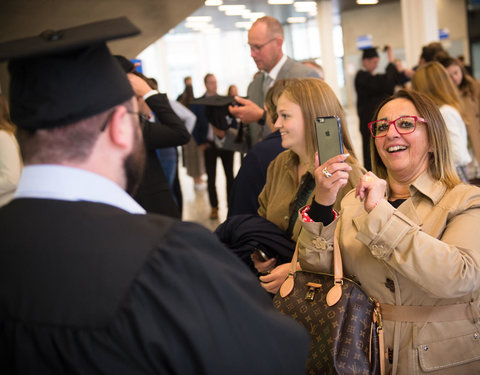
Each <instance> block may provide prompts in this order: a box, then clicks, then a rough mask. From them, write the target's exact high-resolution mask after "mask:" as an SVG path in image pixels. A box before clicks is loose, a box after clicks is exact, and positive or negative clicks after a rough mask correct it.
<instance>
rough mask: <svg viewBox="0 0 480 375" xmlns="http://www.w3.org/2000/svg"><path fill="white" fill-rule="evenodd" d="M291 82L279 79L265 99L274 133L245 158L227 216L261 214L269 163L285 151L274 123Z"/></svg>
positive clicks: (231, 195)
mask: <svg viewBox="0 0 480 375" xmlns="http://www.w3.org/2000/svg"><path fill="white" fill-rule="evenodd" d="M288 82H289V80H288V79H280V80H277V81H275V83H274V84H273V86H272V87H270V89H269V90H268V92H267V96H266V98H265V109H266V111H267V119H266V121H267V125H268V126H269V127H270V129H271V131H272V132H271V133H270V134H269V135H267V136H266V137H265V138H264V139H263V140H262V141H260V142H258V143H257V144H256V145H255V146H253V147H252V148H251V149H250V151H248V153H247V155H246V156H245V157H244V158H243V159H242V165H241V167H240V169H239V170H238V173H237V175H236V177H235V179H234V180H233V186H232V190H231V191H230V197H229V200H228V214H227V217H230V216H233V215H242V214H252V215H256V214H257V211H258V207H259V203H258V196H259V195H260V193H261V192H262V190H263V187H264V186H265V181H266V179H267V169H268V166H269V165H270V163H271V161H272V160H273V159H275V158H276V157H277V155H278V154H280V153H281V152H282V151H285V148H283V146H282V137H281V136H280V132H279V131H278V129H276V128H275V127H274V124H275V122H276V121H277V117H278V116H277V101H278V98H279V97H280V95H281V94H282V92H283V90H284V89H285V87H286V86H287V85H288Z"/></svg>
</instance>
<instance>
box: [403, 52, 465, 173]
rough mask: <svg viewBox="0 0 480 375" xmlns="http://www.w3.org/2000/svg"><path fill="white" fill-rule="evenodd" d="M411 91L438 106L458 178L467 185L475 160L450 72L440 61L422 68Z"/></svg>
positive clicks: (418, 71) (415, 76) (413, 80)
mask: <svg viewBox="0 0 480 375" xmlns="http://www.w3.org/2000/svg"><path fill="white" fill-rule="evenodd" d="M412 89H414V90H417V91H420V92H422V93H424V94H427V95H428V96H429V97H430V98H431V99H432V100H433V101H434V102H435V104H437V106H438V108H439V109H440V113H441V114H442V116H443V119H444V121H445V124H446V125H447V129H448V139H449V141H450V146H451V152H452V156H453V162H454V164H455V167H456V168H457V174H458V175H459V176H460V178H461V179H462V181H464V182H468V180H469V178H468V175H467V170H466V167H467V164H468V163H470V162H471V161H472V158H471V156H470V154H469V152H468V138H467V128H466V126H465V122H464V121H463V118H462V114H463V108H462V103H461V101H460V95H459V93H458V90H457V88H456V86H455V84H454V83H453V81H452V79H451V78H450V76H449V74H448V72H447V70H446V69H445V68H444V67H443V66H442V64H440V63H439V62H437V61H431V62H429V63H427V64H425V65H423V66H421V67H419V68H418V69H417V71H416V72H415V74H414V75H413V77H412Z"/></svg>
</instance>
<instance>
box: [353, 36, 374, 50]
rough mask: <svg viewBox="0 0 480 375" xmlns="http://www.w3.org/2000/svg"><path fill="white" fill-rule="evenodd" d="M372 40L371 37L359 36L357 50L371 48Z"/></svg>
mask: <svg viewBox="0 0 480 375" xmlns="http://www.w3.org/2000/svg"><path fill="white" fill-rule="evenodd" d="M372 47H373V40H372V36H371V35H360V36H357V48H358V49H360V50H362V49H365V48H372Z"/></svg>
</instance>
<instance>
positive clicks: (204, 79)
mask: <svg viewBox="0 0 480 375" xmlns="http://www.w3.org/2000/svg"><path fill="white" fill-rule="evenodd" d="M212 76H213V73H207V74H205V77H203V83H205V84H207V79H209V78H210V77H212Z"/></svg>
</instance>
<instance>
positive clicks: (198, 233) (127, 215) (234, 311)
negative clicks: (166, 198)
mask: <svg viewBox="0 0 480 375" xmlns="http://www.w3.org/2000/svg"><path fill="white" fill-rule="evenodd" d="M137 33H138V29H137V28H136V27H134V26H133V25H132V24H131V23H130V22H128V20H127V19H125V18H119V19H113V20H108V21H103V22H97V23H94V24H89V25H85V26H79V27H75V28H71V29H66V30H62V31H59V32H48V33H43V34H42V35H41V36H39V37H34V38H28V39H24V40H19V41H14V42H9V43H3V44H0V61H3V60H9V67H8V68H9V72H10V75H11V89H10V105H11V114H12V119H13V120H14V121H15V123H16V124H17V125H18V127H19V129H20V130H19V138H20V144H21V148H22V153H23V156H24V160H25V168H24V170H23V174H22V177H21V180H20V183H19V187H18V190H17V193H16V196H15V198H14V199H13V200H12V201H11V202H10V203H9V204H7V205H6V206H4V207H2V208H1V209H0V368H1V369H2V373H5V374H89V375H90V374H147V373H148V374H160V373H162V374H163V373H178V374H195V373H204V374H268V373H275V374H293V373H303V371H304V363H305V360H306V356H307V351H308V336H307V335H306V332H304V330H303V328H300V327H299V326H298V324H297V323H296V322H294V321H293V320H291V319H290V318H288V317H285V316H282V315H280V313H278V312H277V311H276V310H275V308H274V307H273V305H272V303H271V299H270V298H269V297H268V296H267V295H266V294H265V292H264V291H263V290H262V289H261V288H260V287H259V285H258V282H257V280H256V279H255V278H254V277H253V275H251V274H250V272H249V271H248V269H246V268H245V267H244V265H243V264H242V263H241V262H240V261H239V260H238V259H237V258H236V257H235V256H234V255H232V254H231V253H230V252H229V251H228V250H226V249H225V248H224V247H223V246H222V245H221V244H220V243H219V242H218V241H217V240H216V239H215V237H214V236H213V235H212V234H211V233H210V232H208V231H207V230H206V229H204V228H202V227H200V226H198V225H196V224H192V223H181V222H178V221H177V220H173V219H170V218H167V217H164V216H157V215H151V214H145V211H144V210H143V209H142V208H141V207H140V206H139V205H138V204H137V203H136V202H135V201H134V200H133V199H132V198H131V197H130V196H129V195H128V194H127V193H126V192H125V190H127V191H129V192H133V191H134V190H135V185H136V184H137V182H138V180H139V178H140V173H139V171H141V170H142V166H141V164H142V161H143V160H144V151H143V144H142V135H141V129H140V124H139V117H138V107H137V103H136V100H135V99H134V92H133V90H132V87H131V86H130V84H129V82H128V79H127V77H126V76H125V73H124V72H123V71H122V69H121V67H120V65H119V64H118V62H117V61H116V60H115V59H114V58H113V56H112V55H111V54H110V52H109V50H108V48H107V47H106V44H105V42H106V41H108V40H112V39H116V38H120V37H127V36H131V35H135V34H137Z"/></svg>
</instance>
